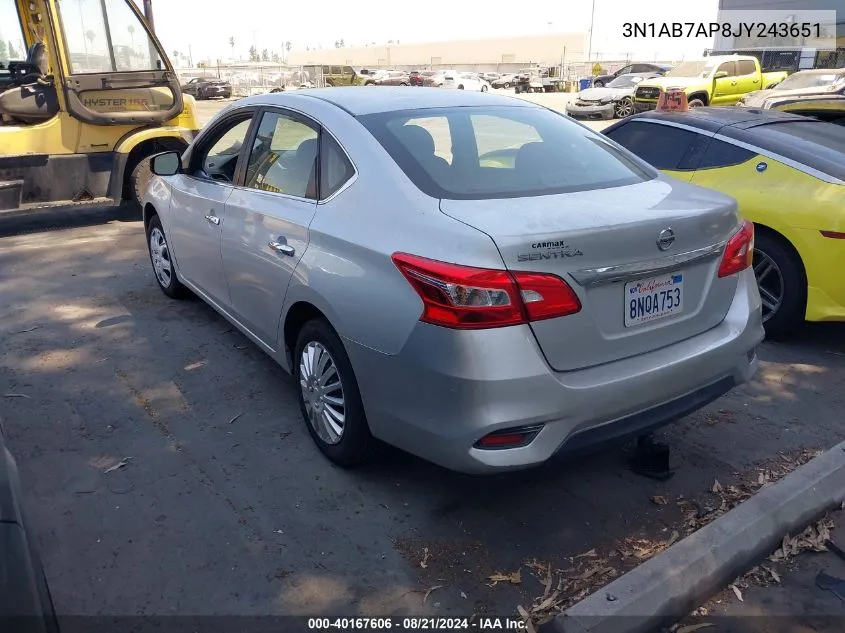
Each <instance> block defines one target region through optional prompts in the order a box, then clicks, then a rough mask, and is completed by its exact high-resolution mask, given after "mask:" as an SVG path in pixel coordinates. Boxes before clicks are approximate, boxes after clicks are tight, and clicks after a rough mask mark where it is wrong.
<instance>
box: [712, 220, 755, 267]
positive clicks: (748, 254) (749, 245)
mask: <svg viewBox="0 0 845 633" xmlns="http://www.w3.org/2000/svg"><path fill="white" fill-rule="evenodd" d="M753 259H754V225H753V224H752V223H751V222H749V221H748V220H745V221H744V222H743V223H742V227H741V228H740V229H739V231H737V232H736V233H734V234H733V236H731V239H729V240H728V245H727V246H726V247H725V254H724V255H723V256H722V263H721V264H719V277H727V276H728V275H733V274H736V273H738V272H740V271H743V270H745V269H746V268H748V267H749V266H751V262H752V260H753Z"/></svg>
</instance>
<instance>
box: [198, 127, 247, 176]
mask: <svg viewBox="0 0 845 633" xmlns="http://www.w3.org/2000/svg"><path fill="white" fill-rule="evenodd" d="M251 121H252V118H251V117H249V118H246V119H237V120H234V121H232V122H231V123H229V124H228V125H225V126H224V127H223V128H222V129H220V130H219V131H218V132H216V133H215V134H214V135H213V137H212V138H211V139H209V144H208V145H206V147H207V150H206V151H205V152H200V156H201V158H200V160H199V164H200V165H201V170H202V172H201V173H200V174H199V175H200V176H201V177H203V178H211V179H212V180H216V181H217V182H221V183H224V184H232V183H233V182H234V181H235V169H236V168H237V166H238V156H240V153H241V149H242V148H243V144H244V141H245V140H246V135H247V133H248V132H249V124H250V122H251Z"/></svg>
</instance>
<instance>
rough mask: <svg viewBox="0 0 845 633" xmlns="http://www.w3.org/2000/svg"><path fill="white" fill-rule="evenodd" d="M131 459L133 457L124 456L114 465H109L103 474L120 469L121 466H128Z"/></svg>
mask: <svg viewBox="0 0 845 633" xmlns="http://www.w3.org/2000/svg"><path fill="white" fill-rule="evenodd" d="M130 459H132V458H131V457H124V458H123V459H121V460H120V461H119V462H117V463H116V464H115V465H114V466H109V467H108V468H106V469H105V470H104V471H103V474H104V475H105V474H108V473H112V472H114V471H116V470H120V469H121V468H123V467H124V466H126V465H127V464H128V463H129V460H130Z"/></svg>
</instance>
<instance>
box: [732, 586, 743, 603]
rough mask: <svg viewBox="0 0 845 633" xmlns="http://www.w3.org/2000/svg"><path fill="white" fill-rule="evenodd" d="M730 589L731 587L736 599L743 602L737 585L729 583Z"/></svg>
mask: <svg viewBox="0 0 845 633" xmlns="http://www.w3.org/2000/svg"><path fill="white" fill-rule="evenodd" d="M731 589H733V591H734V595H735V596H736V599H737V600H739V601H740V602H745V601H744V600H743V599H742V592H741V591H740V590H739V587H737V586H736V585H731Z"/></svg>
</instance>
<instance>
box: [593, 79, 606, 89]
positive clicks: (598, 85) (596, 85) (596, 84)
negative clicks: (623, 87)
mask: <svg viewBox="0 0 845 633" xmlns="http://www.w3.org/2000/svg"><path fill="white" fill-rule="evenodd" d="M593 88H604V82H603V81H601V80H597V81H594V82H593Z"/></svg>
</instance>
